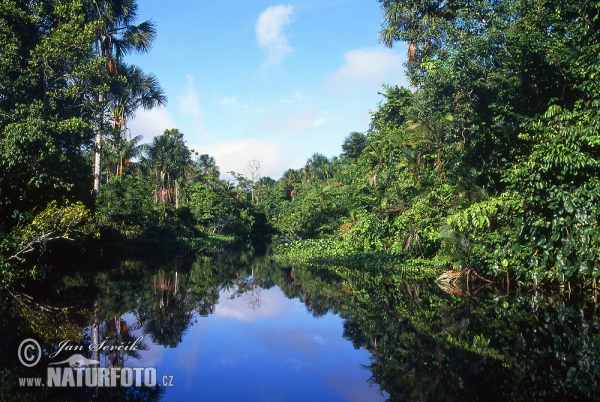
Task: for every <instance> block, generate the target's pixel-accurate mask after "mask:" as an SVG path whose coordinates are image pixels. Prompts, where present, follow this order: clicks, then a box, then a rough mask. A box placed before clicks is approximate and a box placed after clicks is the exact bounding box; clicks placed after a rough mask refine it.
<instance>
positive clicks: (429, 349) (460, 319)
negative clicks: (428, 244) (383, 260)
mask: <svg viewBox="0 0 600 402" xmlns="http://www.w3.org/2000/svg"><path fill="white" fill-rule="evenodd" d="M284 272H285V275H282V277H281V281H280V282H278V284H279V285H280V287H281V288H282V290H283V291H284V293H285V294H286V295H287V296H288V297H297V298H299V299H300V300H301V301H302V302H303V303H305V305H306V306H307V309H308V310H309V311H311V312H312V313H313V314H315V312H316V313H317V314H325V313H326V312H327V311H328V310H330V311H332V312H334V313H336V314H340V316H341V317H343V318H345V322H344V335H343V336H344V337H345V338H346V339H348V340H350V341H351V342H352V343H353V345H354V347H355V348H360V347H364V348H365V349H367V350H368V351H369V352H370V353H371V364H370V365H369V366H368V368H369V370H370V371H371V373H372V377H371V381H372V382H373V383H376V384H379V386H380V387H381V390H382V391H385V392H386V393H387V394H389V400H399V401H404V400H443V401H452V400H548V399H552V400H573V399H579V400H593V399H594V398H595V397H596V396H595V392H596V391H595V390H596V388H597V382H598V380H600V342H598V339H600V319H599V317H598V311H600V310H598V303H597V300H596V299H595V298H594V295H583V296H582V297H581V298H580V299H579V300H578V301H575V300H573V298H572V299H571V300H568V298H565V295H558V294H553V295H552V294H542V293H524V294H517V295H514V294H513V295H511V296H507V295H506V292H505V291H504V290H502V289H500V288H498V287H495V286H494V285H489V283H487V282H486V281H485V280H484V279H481V278H470V281H469V285H468V286H469V287H468V288H467V287H466V286H467V285H466V283H465V287H464V288H462V285H460V286H461V288H462V292H461V294H462V295H466V294H471V295H473V294H474V293H476V292H479V293H477V297H470V298H467V297H459V296H457V294H448V293H446V292H444V291H442V289H441V288H443V289H444V290H445V287H443V286H442V287H440V286H438V284H437V283H435V282H433V281H425V280H421V281H416V280H408V279H405V278H402V277H401V275H399V274H397V273H394V272H388V273H386V272H382V271H380V270H378V269H372V270H369V271H367V270H365V271H361V270H355V271H350V270H346V271H345V272H348V274H347V275H346V276H343V275H340V274H336V273H335V272H344V271H343V270H334V269H333V268H332V269H319V268H317V267H310V268H308V267H301V266H297V267H295V268H294V269H293V270H290V269H287V270H284ZM292 273H293V274H292ZM471 279H472V280H471ZM452 285H453V286H454V287H459V283H458V282H453V283H452ZM465 289H466V290H465Z"/></svg>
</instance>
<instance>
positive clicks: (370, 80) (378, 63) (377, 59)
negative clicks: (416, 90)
mask: <svg viewBox="0 0 600 402" xmlns="http://www.w3.org/2000/svg"><path fill="white" fill-rule="evenodd" d="M344 59H345V62H344V64H343V65H342V66H341V67H340V68H339V69H338V70H337V71H336V72H335V73H333V74H332V75H331V76H329V77H328V78H327V79H326V80H325V82H324V88H325V89H326V90H330V91H334V92H343V93H348V92H355V93H365V92H367V93H373V92H377V91H378V90H380V89H381V84H390V85H402V86H408V81H407V80H406V76H405V75H404V67H403V65H402V64H403V63H404V61H405V56H404V53H398V52H397V51H394V50H391V49H385V48H382V47H376V48H365V49H355V50H350V51H348V52H346V53H344Z"/></svg>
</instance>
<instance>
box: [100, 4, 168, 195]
mask: <svg viewBox="0 0 600 402" xmlns="http://www.w3.org/2000/svg"><path fill="white" fill-rule="evenodd" d="M88 13H89V14H88V18H89V19H90V20H91V21H94V23H95V26H96V29H95V40H94V47H95V50H96V57H98V58H100V59H101V60H102V62H103V63H105V72H106V74H107V75H108V76H117V75H119V70H118V62H119V61H120V60H121V59H122V58H123V56H125V55H126V54H127V53H129V52H132V51H136V52H148V51H149V50H150V47H151V44H152V41H153V40H154V38H155V36H156V30H155V28H154V24H152V23H151V22H149V21H145V22H142V23H140V24H138V25H134V23H135V22H136V21H137V4H136V3H135V0H97V1H96V0H93V1H90V2H89V3H88ZM104 95H105V94H104V92H103V91H100V92H99V94H98V100H99V102H100V104H103V103H104V101H105V96H104ZM104 129H105V128H104V111H101V112H100V113H99V116H98V121H97V127H96V149H95V151H94V192H95V193H96V194H97V193H98V189H99V188H100V169H101V166H100V156H101V147H102V145H101V144H102V134H103V131H104Z"/></svg>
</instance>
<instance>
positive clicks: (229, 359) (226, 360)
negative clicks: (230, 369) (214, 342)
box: [221, 348, 248, 365]
mask: <svg viewBox="0 0 600 402" xmlns="http://www.w3.org/2000/svg"><path fill="white" fill-rule="evenodd" d="M247 356H248V351H247V350H245V349H242V348H236V349H235V350H233V351H232V352H231V353H228V354H227V355H225V356H223V357H222V358H221V363H223V364H227V365H234V364H236V363H237V362H238V360H240V359H243V358H244V357H247Z"/></svg>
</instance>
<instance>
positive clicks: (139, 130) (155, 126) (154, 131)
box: [128, 108, 177, 142]
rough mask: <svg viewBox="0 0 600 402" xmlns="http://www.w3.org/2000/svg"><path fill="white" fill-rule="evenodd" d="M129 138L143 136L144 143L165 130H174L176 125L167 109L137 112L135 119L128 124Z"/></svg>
mask: <svg viewBox="0 0 600 402" xmlns="http://www.w3.org/2000/svg"><path fill="white" fill-rule="evenodd" d="M128 126H129V129H130V130H131V136H132V137H135V136H136V135H143V136H144V142H149V141H151V140H152V138H154V137H156V136H158V135H161V134H162V133H163V132H164V131H165V130H166V129H170V128H175V127H177V124H176V123H175V120H173V118H172V117H171V115H170V114H169V112H168V111H167V109H165V108H154V109H151V110H143V109H141V110H138V111H137V112H136V114H135V118H134V119H133V120H131V121H130V122H129V123H128Z"/></svg>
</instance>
